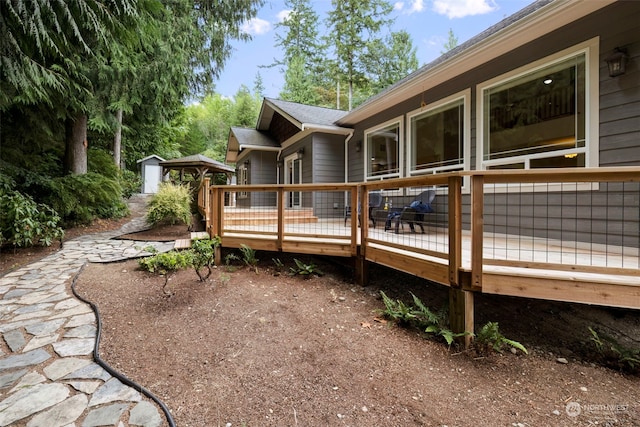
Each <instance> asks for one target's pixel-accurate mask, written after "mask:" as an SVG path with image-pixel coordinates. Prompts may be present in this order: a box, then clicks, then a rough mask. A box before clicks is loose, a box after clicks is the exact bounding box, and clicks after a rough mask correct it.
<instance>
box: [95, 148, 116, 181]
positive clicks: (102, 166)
mask: <svg viewBox="0 0 640 427" xmlns="http://www.w3.org/2000/svg"><path fill="white" fill-rule="evenodd" d="M87 171H89V172H93V173H98V174H100V175H104V176H106V177H108V178H112V179H117V178H118V175H119V174H120V168H119V167H118V166H117V165H116V164H115V163H114V161H113V155H112V154H111V153H109V152H107V151H105V150H102V149H99V148H90V149H89V153H88V154H87Z"/></svg>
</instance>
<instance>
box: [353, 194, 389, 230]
mask: <svg viewBox="0 0 640 427" xmlns="http://www.w3.org/2000/svg"><path fill="white" fill-rule="evenodd" d="M380 206H382V193H381V192H379V191H372V192H370V193H369V219H370V220H371V221H373V227H374V228H375V226H376V219H375V218H374V217H373V215H372V213H373V210H374V209H378V208H379V207H380ZM349 218H351V206H345V208H344V226H345V227H346V226H347V220H348V219H349ZM358 226H360V204H358Z"/></svg>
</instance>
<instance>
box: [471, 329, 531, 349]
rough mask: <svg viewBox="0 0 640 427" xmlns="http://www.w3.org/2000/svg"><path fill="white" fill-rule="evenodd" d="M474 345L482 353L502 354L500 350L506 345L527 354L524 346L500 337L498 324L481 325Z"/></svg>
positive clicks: (502, 336)
mask: <svg viewBox="0 0 640 427" xmlns="http://www.w3.org/2000/svg"><path fill="white" fill-rule="evenodd" d="M475 343H476V346H477V348H478V349H479V350H480V351H481V352H484V353H488V352H490V351H496V352H498V353H502V349H503V348H504V346H505V345H506V346H509V347H512V348H515V349H517V350H520V351H521V352H523V353H524V354H528V351H527V349H526V348H525V346H523V345H522V344H520V343H519V342H518V341H514V340H511V339H508V338H507V337H505V336H504V335H502V333H501V332H500V328H499V326H498V322H487V323H486V324H485V325H483V326H482V327H481V328H480V330H479V331H478V333H477V334H476V336H475Z"/></svg>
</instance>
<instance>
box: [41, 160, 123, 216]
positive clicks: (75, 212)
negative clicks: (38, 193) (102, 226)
mask: <svg viewBox="0 0 640 427" xmlns="http://www.w3.org/2000/svg"><path fill="white" fill-rule="evenodd" d="M52 181H53V182H52V192H51V194H50V196H49V197H48V199H47V200H46V201H45V202H46V204H48V205H50V206H52V207H53V208H54V209H55V210H56V211H57V212H59V213H60V215H61V216H62V218H63V221H64V223H65V224H67V225H74V224H88V223H90V222H91V221H93V220H94V219H95V218H122V217H124V216H126V215H127V214H128V213H129V210H128V208H127V205H126V204H125V202H124V200H123V199H122V188H121V187H120V184H119V183H118V181H117V179H112V178H107V177H106V176H103V175H100V174H97V173H93V172H89V173H87V174H84V175H67V176H64V177H62V178H56V179H54V180H52Z"/></svg>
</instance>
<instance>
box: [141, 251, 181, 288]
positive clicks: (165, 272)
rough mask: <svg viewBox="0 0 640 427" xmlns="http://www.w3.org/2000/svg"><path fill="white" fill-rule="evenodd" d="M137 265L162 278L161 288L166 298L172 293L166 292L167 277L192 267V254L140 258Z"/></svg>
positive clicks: (179, 252)
mask: <svg viewBox="0 0 640 427" xmlns="http://www.w3.org/2000/svg"><path fill="white" fill-rule="evenodd" d="M138 265H140V267H141V268H142V269H143V270H146V271H148V272H150V273H157V274H159V275H161V276H164V285H163V286H162V292H163V293H164V294H165V295H167V296H171V295H172V293H171V292H169V291H167V285H168V283H169V277H170V275H171V274H172V273H174V272H176V271H178V270H181V269H183V268H189V267H191V266H192V265H193V252H191V251H169V252H163V253H159V254H155V255H153V256H150V257H146V258H141V259H140V260H138Z"/></svg>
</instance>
